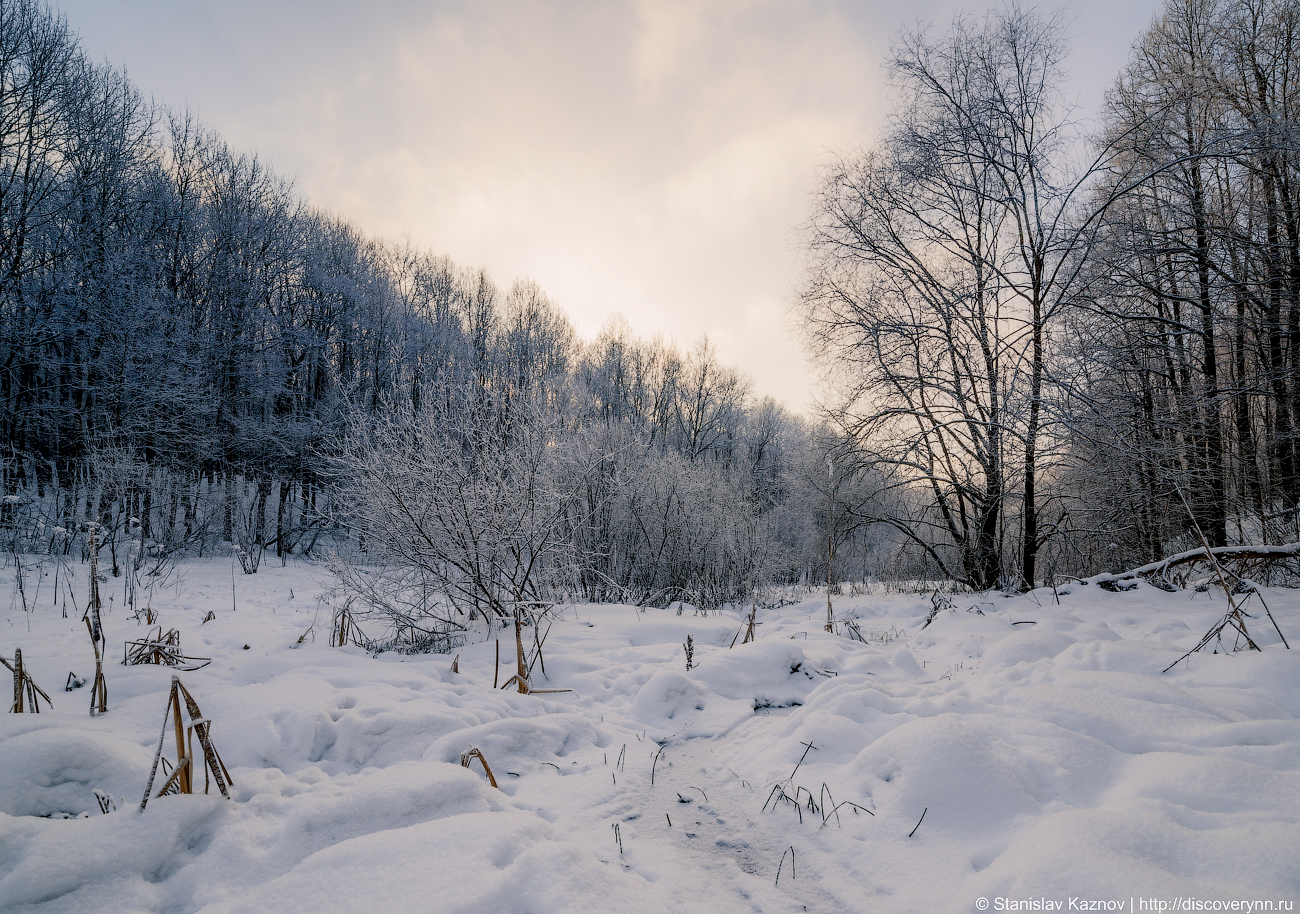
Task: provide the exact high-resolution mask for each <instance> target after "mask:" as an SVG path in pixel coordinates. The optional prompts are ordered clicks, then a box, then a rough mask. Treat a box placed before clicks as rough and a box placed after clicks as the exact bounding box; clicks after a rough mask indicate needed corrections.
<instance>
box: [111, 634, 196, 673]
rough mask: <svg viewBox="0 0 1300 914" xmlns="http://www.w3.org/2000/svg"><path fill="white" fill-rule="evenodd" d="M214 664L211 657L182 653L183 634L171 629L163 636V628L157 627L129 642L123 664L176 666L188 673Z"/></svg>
mask: <svg viewBox="0 0 1300 914" xmlns="http://www.w3.org/2000/svg"><path fill="white" fill-rule="evenodd" d="M211 662H212V658H211V657H189V656H186V655H185V654H183V653H181V633H180V632H178V631H177V630H176V629H174V628H173V629H170V630H169V631H168V632H167V633H166V634H163V630H162V626H161V625H159V626H155V627H154V629H153V631H151V632H150V633H149V635H148V636H147V637H145V638H141V639H139V640H136V641H127V642H126V644H125V645H124V647H123V657H122V664H123V665H124V666H137V665H139V664H143V663H151V664H156V665H158V666H174V667H178V668H179V669H182V670H185V671H186V672H193V671H194V670H200V669H202V668H203V667H205V666H207V665H208V664H209V663H211Z"/></svg>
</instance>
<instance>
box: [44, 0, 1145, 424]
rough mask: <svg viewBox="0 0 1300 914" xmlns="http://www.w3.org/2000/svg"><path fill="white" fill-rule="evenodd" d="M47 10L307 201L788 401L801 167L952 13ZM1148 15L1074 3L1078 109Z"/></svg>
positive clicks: (397, 4) (243, 7)
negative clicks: (911, 46) (700, 348)
mask: <svg viewBox="0 0 1300 914" xmlns="http://www.w3.org/2000/svg"><path fill="white" fill-rule="evenodd" d="M59 5H60V8H61V9H62V10H63V11H64V12H65V13H66V15H67V16H68V18H69V20H70V22H71V23H72V25H73V27H74V28H75V29H77V30H78V31H79V32H80V33H81V35H82V38H83V41H84V43H85V45H86V46H87V48H88V49H89V50H90V52H91V53H92V54H93V55H95V56H97V57H104V58H107V59H109V60H110V61H113V62H115V63H124V64H126V65H127V67H128V69H129V71H130V72H131V74H132V76H133V78H134V79H136V81H137V82H138V83H139V84H140V85H141V86H142V88H144V89H145V91H146V92H149V93H151V94H153V95H154V96H155V97H156V98H158V99H159V100H160V101H163V102H166V103H168V104H171V105H174V106H180V105H184V104H187V103H188V104H189V105H191V106H192V107H194V108H195V109H196V110H197V112H198V113H199V114H200V116H201V117H202V118H203V120H204V121H205V122H207V123H208V124H209V125H210V126H212V127H214V128H215V129H217V130H219V131H220V132H221V133H223V134H224V135H225V136H226V137H227V139H229V140H230V141H231V142H232V144H234V145H235V146H236V147H238V148H241V149H251V150H256V151H258V152H259V154H261V155H262V156H263V157H264V158H266V159H268V160H269V161H270V162H271V163H272V164H273V165H274V166H275V167H276V168H277V169H278V170H280V171H281V172H282V173H284V174H286V175H287V176H290V177H293V178H294V179H295V181H296V186H297V187H298V189H299V191H300V192H301V193H302V194H304V195H305V196H306V197H307V198H309V199H310V200H311V201H312V202H313V203H315V204H317V205H319V206H322V207H325V208H327V209H329V210H331V211H333V212H335V213H337V214H338V215H341V216H344V217H346V218H348V219H350V220H352V221H353V222H355V223H356V224H357V225H359V226H360V227H361V228H362V229H363V230H365V231H367V232H370V233H373V234H377V235H381V236H386V237H394V238H397V237H409V238H410V239H411V240H412V242H414V243H415V244H417V245H419V246H421V247H426V248H430V249H432V250H434V251H436V252H438V253H445V254H447V255H449V256H451V257H452V259H453V260H455V261H457V262H459V263H461V264H463V265H465V266H469V267H477V266H484V267H486V268H487V269H488V270H489V271H490V272H491V273H492V274H493V275H494V277H496V279H497V281H498V283H500V284H501V285H502V286H508V285H509V284H510V282H511V281H512V280H513V279H514V278H516V277H519V276H528V277H531V278H533V279H535V280H537V282H538V283H539V284H540V285H541V286H542V287H543V288H544V289H545V290H546V291H547V293H548V294H549V295H550V296H551V297H552V298H554V299H555V300H556V301H557V302H559V303H560V304H561V305H562V306H563V307H564V308H565V310H566V311H567V312H568V313H569V314H570V316H571V317H572V319H573V321H574V323H575V325H576V326H577V328H578V329H579V332H580V333H582V334H583V335H584V336H588V337H590V336H592V335H594V334H595V333H596V331H597V330H598V329H599V328H600V326H601V325H602V324H604V323H605V322H606V321H607V320H608V319H609V318H610V317H611V316H612V315H614V314H617V313H622V314H624V315H626V316H627V318H628V319H629V321H630V323H631V324H632V327H633V328H634V329H635V330H636V331H637V332H638V333H641V334H643V335H647V336H648V335H653V334H660V335H663V336H665V337H671V338H675V339H676V340H678V341H679V342H680V343H681V344H683V345H689V344H690V343H691V342H693V341H694V340H695V339H696V338H698V337H699V336H700V335H701V334H704V333H708V334H710V335H711V336H712V337H713V339H714V340H715V342H716V343H717V344H718V347H719V352H720V354H721V355H722V356H723V358H725V359H726V360H727V361H729V362H731V363H732V364H735V365H736V366H738V367H739V368H740V369H741V370H742V371H744V372H746V373H747V374H749V375H750V376H751V377H752V378H753V379H754V380H755V383H756V388H757V391H758V392H759V393H760V394H771V395H774V396H776V397H778V398H779V399H783V400H785V401H786V402H787V403H788V404H789V405H790V406H792V407H794V408H796V409H799V408H804V407H806V406H807V405H808V403H809V400H810V396H811V394H812V376H811V373H810V371H809V369H808V366H807V364H806V361H805V359H804V356H803V353H802V351H801V349H800V347H799V344H798V341H797V340H796V339H792V338H791V336H790V334H789V332H788V331H789V325H790V317H789V315H788V305H789V302H790V300H791V297H792V293H793V290H794V288H795V286H796V284H797V282H798V263H799V251H798V246H797V242H796V234H795V229H796V227H797V226H798V225H799V223H800V222H801V221H802V220H803V219H804V217H805V212H806V205H807V197H808V194H809V193H810V191H811V190H812V188H813V186H814V183H815V177H816V163H817V161H818V160H819V158H820V157H821V156H822V155H823V153H824V151H825V150H826V149H828V148H844V147H846V146H850V145H853V144H857V143H861V142H863V141H864V140H866V139H867V138H868V137H870V135H871V132H872V131H873V130H874V129H875V128H876V127H877V126H878V124H879V122H880V119H881V118H882V117H883V116H884V115H885V113H886V111H887V110H888V99H887V94H886V91H885V89H884V86H883V83H882V68H881V63H882V55H883V54H884V52H885V50H886V49H887V47H888V43H889V39H890V36H891V35H892V34H894V33H895V32H896V30H897V29H898V28H899V27H900V26H901V25H903V24H905V23H906V22H909V21H912V20H913V19H915V18H916V17H918V16H920V17H935V16H944V15H948V13H947V12H945V11H946V10H951V9H956V8H957V6H956V5H954V4H939V3H930V4H922V5H905V4H886V3H870V4H851V3H833V2H810V3H800V4H791V3H780V2H751V0H726V2H714V3H699V2H664V0H639V2H626V3H602V2H588V3H583V2H567V3H558V2H556V3H530V2H512V3H493V4H478V3H468V2H464V3H455V2H447V3H418V2H402V0H388V2H378V3H372V4H368V5H366V6H365V8H364V9H362V8H361V7H359V6H354V5H352V4H347V3H342V2H331V3H325V4H321V3H308V2H284V3H277V4H273V5H263V4H258V3H252V2H248V0H235V2H230V3H226V4H222V6H221V8H220V12H219V13H218V12H217V9H216V8H215V7H213V6H212V5H211V4H209V3H202V2H198V0H188V2H174V3H162V2H157V0H125V2H121V3H116V4H111V5H109V4H98V3H94V2H92V0H65V2H61V3H60V4H59ZM1154 5H1155V4H1154V3H1152V4H1150V5H1149V7H1147V8H1143V7H1141V6H1140V5H1139V6H1138V7H1134V6H1133V5H1130V4H1125V5H1123V6H1121V5H1120V4H1118V3H1113V4H1104V5H1099V6H1090V7H1089V8H1088V9H1087V10H1084V9H1080V10H1079V11H1078V14H1079V16H1080V17H1083V16H1085V15H1086V16H1087V17H1088V18H1087V19H1086V20H1084V19H1082V18H1080V19H1079V20H1077V21H1076V24H1075V31H1076V32H1077V33H1080V42H1079V44H1080V47H1081V48H1082V49H1083V50H1081V52H1080V56H1079V57H1077V58H1076V60H1080V61H1085V63H1084V64H1083V65H1081V66H1079V67H1077V68H1076V71H1082V72H1081V75H1080V79H1079V80H1078V82H1079V85H1080V86H1081V87H1082V88H1081V89H1080V91H1081V93H1082V94H1083V95H1087V97H1088V100H1089V101H1090V103H1093V104H1095V101H1096V100H1098V99H1099V98H1100V93H1101V87H1102V86H1104V85H1105V84H1106V83H1108V82H1109V81H1110V80H1111V79H1112V78H1113V76H1114V73H1115V71H1116V70H1117V68H1118V66H1119V65H1120V64H1121V63H1122V61H1123V59H1124V57H1125V54H1126V49H1127V46H1128V44H1129V42H1130V41H1131V40H1132V39H1133V38H1134V37H1135V36H1136V35H1137V33H1138V31H1139V30H1140V29H1141V27H1142V25H1143V24H1144V23H1145V22H1146V20H1147V18H1148V17H1149V15H1150V9H1154ZM1107 7H1111V8H1112V9H1111V12H1112V14H1114V15H1112V16H1111V18H1110V19H1109V20H1107V18H1106V16H1107V13H1106V9H1107ZM1144 10H1145V11H1144ZM1116 11H1119V12H1118V13H1116ZM1108 21H1109V22H1111V23H1116V24H1115V25H1110V26H1108V27H1107V28H1105V29H1100V28H1099V26H1100V25H1101V24H1102V23H1106V22H1108ZM1118 23H1123V28H1120V27H1119V26H1118V25H1117V24H1118ZM1098 49H1101V50H1098Z"/></svg>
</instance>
